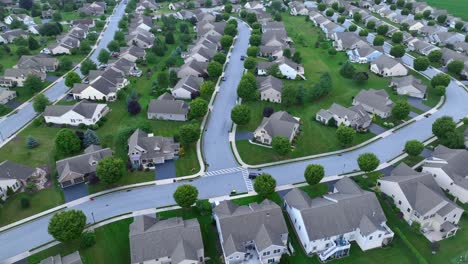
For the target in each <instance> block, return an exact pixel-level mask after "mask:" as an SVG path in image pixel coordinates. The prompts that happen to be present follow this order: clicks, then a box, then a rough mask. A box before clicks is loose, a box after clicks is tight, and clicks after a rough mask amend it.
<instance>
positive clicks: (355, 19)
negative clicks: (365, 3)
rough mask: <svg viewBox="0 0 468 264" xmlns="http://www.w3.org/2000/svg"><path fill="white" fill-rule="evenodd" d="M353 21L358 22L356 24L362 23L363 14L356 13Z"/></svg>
mask: <svg viewBox="0 0 468 264" xmlns="http://www.w3.org/2000/svg"><path fill="white" fill-rule="evenodd" d="M353 20H354V22H356V23H359V22H361V20H362V15H361V13H359V12H356V13H354V15H353Z"/></svg>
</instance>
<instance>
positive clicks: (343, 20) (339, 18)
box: [336, 16, 346, 24]
mask: <svg viewBox="0 0 468 264" xmlns="http://www.w3.org/2000/svg"><path fill="white" fill-rule="evenodd" d="M345 20H346V17H345V16H339V17H338V19H337V20H336V21H337V22H338V23H340V24H343V23H344V22H345Z"/></svg>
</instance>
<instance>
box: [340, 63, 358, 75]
mask: <svg viewBox="0 0 468 264" xmlns="http://www.w3.org/2000/svg"><path fill="white" fill-rule="evenodd" d="M355 73H356V68H354V66H353V64H352V63H350V62H349V61H347V62H345V64H343V66H341V68H340V74H341V76H343V77H345V78H348V79H351V78H353V76H354V74H355Z"/></svg>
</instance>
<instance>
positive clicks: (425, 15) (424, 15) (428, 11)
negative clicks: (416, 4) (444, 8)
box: [423, 10, 432, 19]
mask: <svg viewBox="0 0 468 264" xmlns="http://www.w3.org/2000/svg"><path fill="white" fill-rule="evenodd" d="M431 13H432V12H431V10H426V11H424V12H423V17H424V18H425V19H428V18H430V17H431Z"/></svg>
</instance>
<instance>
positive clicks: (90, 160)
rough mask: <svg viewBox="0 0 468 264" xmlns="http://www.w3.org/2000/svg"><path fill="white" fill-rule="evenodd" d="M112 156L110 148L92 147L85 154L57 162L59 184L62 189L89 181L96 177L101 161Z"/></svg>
mask: <svg viewBox="0 0 468 264" xmlns="http://www.w3.org/2000/svg"><path fill="white" fill-rule="evenodd" d="M110 156H112V150H111V149H110V148H105V149H103V148H101V147H100V146H96V145H91V146H89V147H87V148H86V149H85V150H84V154H81V155H78V156H74V157H70V158H66V159H62V160H59V161H57V162H56V166H57V173H58V182H59V183H60V186H61V187H62V188H66V187H69V186H72V185H75V184H79V183H83V182H86V181H88V178H89V177H93V176H96V175H95V173H96V168H97V165H98V163H99V161H100V160H102V159H103V158H105V157H110Z"/></svg>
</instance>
